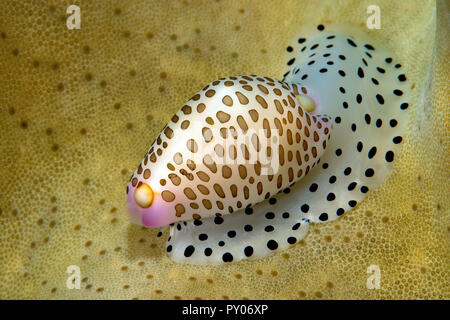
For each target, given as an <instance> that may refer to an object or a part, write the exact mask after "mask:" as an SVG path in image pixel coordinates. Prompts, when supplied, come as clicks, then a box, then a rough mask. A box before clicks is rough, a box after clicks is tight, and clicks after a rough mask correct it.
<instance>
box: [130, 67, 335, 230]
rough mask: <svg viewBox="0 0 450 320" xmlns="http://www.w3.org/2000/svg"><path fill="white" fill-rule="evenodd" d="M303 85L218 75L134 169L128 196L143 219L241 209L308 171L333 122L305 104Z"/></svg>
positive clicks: (161, 221)
mask: <svg viewBox="0 0 450 320" xmlns="http://www.w3.org/2000/svg"><path fill="white" fill-rule="evenodd" d="M299 89H300V90H301V88H299V87H298V86H297V85H295V84H293V85H291V86H290V85H287V84H286V83H282V82H280V81H276V80H273V79H271V78H267V77H260V76H246V75H244V76H238V77H229V78H224V79H219V80H215V81H212V82H211V83H210V84H209V85H207V86H206V87H205V88H203V89H202V90H200V91H199V92H198V93H197V94H195V95H194V96H193V97H192V98H191V99H190V100H189V101H188V102H187V103H186V104H185V105H184V106H183V107H181V109H180V110H179V111H178V112H177V113H176V114H175V115H174V116H173V117H172V120H171V122H170V123H169V124H168V125H167V126H166V127H165V128H164V129H163V130H162V132H161V134H160V135H159V136H158V137H157V139H156V140H155V141H154V142H153V144H152V146H151V147H150V149H149V151H148V152H147V154H146V155H145V157H144V159H143V160H142V162H141V164H140V165H139V167H138V169H137V170H136V171H135V173H134V174H133V176H132V177H131V180H130V184H129V186H128V204H129V207H130V209H131V210H132V211H134V213H135V217H136V221H137V222H138V223H141V224H143V225H144V226H147V227H159V226H163V225H167V224H170V223H173V222H177V221H183V220H192V219H200V218H205V217H210V216H221V215H223V214H228V213H233V212H235V211H238V210H239V209H242V208H248V207H249V206H251V205H252V204H255V203H259V202H261V201H263V200H264V199H268V198H270V197H271V196H272V195H274V194H276V193H278V192H279V191H281V190H283V189H285V188H286V187H288V186H290V185H292V184H293V183H295V182H296V181H298V180H299V179H301V178H303V177H304V176H306V175H307V174H308V173H309V171H310V170H311V169H312V168H313V167H314V166H315V165H316V163H317V162H318V160H319V159H320V156H321V155H322V154H323V152H324V151H325V149H326V146H327V140H328V139H329V138H330V133H331V122H330V121H329V118H328V117H327V116H318V115H310V114H309V113H308V112H306V111H305V110H304V109H303V108H302V106H301V105H300V103H299V102H298V100H297V98H296V96H295V95H296V94H299ZM303 90H305V89H304V88H303ZM142 189H145V190H144V191H142ZM148 190H151V191H152V203H151V205H150V204H149V203H147V202H146V201H145V200H146V199H147V198H146V194H147V191H148ZM139 197H143V198H144V202H140V200H139ZM137 200H138V201H137Z"/></svg>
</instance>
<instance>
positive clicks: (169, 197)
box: [161, 190, 175, 202]
mask: <svg viewBox="0 0 450 320" xmlns="http://www.w3.org/2000/svg"><path fill="white" fill-rule="evenodd" d="M161 197H162V198H163V200H164V201H166V202H172V201H173V200H175V195H174V194H173V193H172V192H170V191H169V190H164V191H163V192H161Z"/></svg>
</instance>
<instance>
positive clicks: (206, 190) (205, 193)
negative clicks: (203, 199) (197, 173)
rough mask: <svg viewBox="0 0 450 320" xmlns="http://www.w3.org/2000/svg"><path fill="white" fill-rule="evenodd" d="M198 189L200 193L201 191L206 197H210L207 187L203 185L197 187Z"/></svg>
mask: <svg viewBox="0 0 450 320" xmlns="http://www.w3.org/2000/svg"><path fill="white" fill-rule="evenodd" d="M197 189H198V191H200V192H201V193H202V194H204V195H208V194H209V189H208V188H207V187H206V186H204V185H202V184H198V185H197Z"/></svg>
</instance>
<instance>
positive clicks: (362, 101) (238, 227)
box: [127, 31, 409, 264]
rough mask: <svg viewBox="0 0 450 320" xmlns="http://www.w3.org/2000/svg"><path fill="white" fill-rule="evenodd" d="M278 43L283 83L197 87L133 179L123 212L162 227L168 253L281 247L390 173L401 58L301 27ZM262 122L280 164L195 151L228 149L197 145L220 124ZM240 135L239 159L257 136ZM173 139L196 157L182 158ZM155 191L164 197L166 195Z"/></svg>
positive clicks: (215, 260)
mask: <svg viewBox="0 0 450 320" xmlns="http://www.w3.org/2000/svg"><path fill="white" fill-rule="evenodd" d="M294 47H295V48H294ZM287 51H288V52H289V53H290V57H289V59H288V62H287V71H286V72H285V73H284V79H283V82H279V81H276V80H272V79H271V78H267V77H261V76H240V77H230V78H226V79H219V80H216V81H213V82H211V83H210V84H209V85H208V86H206V87H205V88H204V89H203V90H201V91H200V92H199V93H198V94H196V95H195V96H194V97H193V98H192V99H191V100H190V101H189V102H188V103H186V105H185V106H183V107H182V108H181V110H180V111H179V112H178V113H177V114H176V115H175V116H174V117H173V118H172V121H171V122H170V123H169V124H168V125H167V126H166V127H165V128H164V129H163V131H162V132H161V134H160V136H159V137H158V138H157V139H156V140H155V142H154V143H153V145H152V147H151V148H150V150H149V152H148V153H147V154H146V156H145V157H144V160H143V161H142V162H141V164H140V166H139V167H138V169H137V170H136V172H135V173H134V175H133V176H132V178H131V180H130V183H129V185H128V190H127V193H128V195H127V203H128V204H127V205H128V208H129V209H130V211H131V215H132V217H133V219H134V220H135V221H137V222H138V223H140V224H143V225H146V226H160V225H166V224H170V225H171V231H170V236H169V238H168V241H167V244H166V250H167V252H168V254H169V256H170V257H171V258H172V259H173V260H174V261H177V262H180V263H190V264H222V263H226V262H232V261H239V260H241V259H253V258H260V257H264V256H267V255H269V254H271V253H273V252H276V251H279V250H282V249H285V248H287V247H289V246H291V245H293V244H295V243H296V242H298V241H299V240H301V239H302V238H303V237H305V236H306V234H307V232H308V228H309V223H310V222H326V221H331V220H334V219H336V218H338V217H339V216H341V215H342V214H343V213H345V212H347V211H349V210H350V209H351V208H353V207H355V206H356V205H357V204H358V203H359V202H360V201H362V200H363V199H364V197H365V196H366V195H367V193H368V191H369V190H370V189H374V188H376V187H377V186H378V185H380V184H381V183H382V182H383V181H384V180H385V178H386V177H387V176H388V174H389V172H390V171H391V170H392V164H393V160H394V158H395V154H396V153H397V151H398V150H399V148H400V145H401V142H402V139H403V138H402V137H403V135H404V131H405V128H406V124H407V118H408V112H407V109H408V106H409V105H408V97H407V96H408V88H407V87H406V86H407V85H406V83H407V81H406V76H405V75H404V73H403V72H402V67H401V65H400V64H398V63H397V62H395V61H394V58H393V57H392V55H391V54H390V53H389V52H387V51H386V50H384V49H383V48H382V47H381V46H379V45H376V44H374V43H369V42H367V41H365V42H363V41H360V40H358V39H356V38H354V37H352V36H349V35H347V34H344V33H339V32H328V31H320V32H318V33H317V34H315V35H312V36H310V37H306V36H305V35H301V36H299V37H298V39H297V41H296V45H295V46H289V47H288V49H287ZM275 89H277V90H275ZM211 90H213V91H214V94H212V92H211ZM266 91H267V92H266ZM211 94H212V95H211ZM208 95H211V96H208ZM296 96H297V97H299V99H296V98H295V97H296ZM260 98H263V99H260ZM299 101H300V102H299ZM301 103H304V105H303V106H301ZM306 110H310V112H309V113H308V112H307V111H306ZM220 112H223V113H225V114H222V113H220ZM319 114H322V115H323V116H320V115H319ZM325 115H326V116H325ZM328 116H330V117H331V121H328V120H329V117H328ZM255 119H256V120H255ZM308 119H309V120H308ZM265 120H267V122H265ZM299 122H300V125H299V124H298V123H299ZM265 123H268V124H269V125H268V127H269V128H270V129H275V130H274V131H271V132H274V133H275V134H276V133H278V136H279V137H280V138H281V139H280V140H279V146H281V149H282V152H281V153H279V154H278V157H274V158H276V159H277V163H278V166H279V167H277V168H276V169H277V170H280V171H279V172H278V171H276V172H265V173H262V172H261V170H262V169H264V168H263V166H262V165H261V164H262V163H260V164H259V165H258V164H257V163H255V162H253V163H251V164H242V163H238V164H236V163H234V164H233V165H229V164H227V163H226V161H225V162H223V164H218V162H216V163H211V161H208V160H209V159H208V160H206V161H205V160H204V156H206V155H208V154H209V155H215V156H216V157H215V158H214V160H216V159H218V158H223V156H224V155H226V152H227V151H228V150H226V148H223V150H221V149H220V147H217V148H214V146H215V145H214V146H213V147H212V148H211V149H209V153H208V152H204V153H202V151H201V150H202V148H206V147H208V146H209V145H213V144H214V143H213V139H214V138H216V137H218V138H223V135H226V134H225V133H224V132H225V131H224V129H227V130H226V132H227V134H228V135H229V136H231V137H233V136H234V134H235V135H239V134H244V133H246V132H251V130H255V131H256V132H254V133H255V135H256V138H259V140H263V139H262V138H265V139H266V140H270V138H268V137H267V135H266V134H265V133H264V132H267V131H263V132H262V133H259V134H258V131H257V130H259V129H265V128H267V127H265ZM331 123H333V125H332V127H331ZM205 128H207V129H205ZM203 129H205V130H203ZM208 129H209V130H208ZM306 129H307V132H306ZM221 130H222V131H221ZM210 131H211V132H210ZM205 132H206V133H205ZM288 132H290V133H288ZM330 132H332V133H331V135H330ZM177 134H178V136H177ZM244 135H246V136H249V137H250V139H249V140H248V141H247V143H246V144H244V145H245V146H246V147H247V148H248V150H247V152H246V150H245V148H243V149H242V150H236V151H241V153H242V156H243V157H244V160H245V159H246V157H245V155H246V154H251V153H252V150H253V152H254V151H255V150H256V149H257V148H255V145H256V146H257V145H258V144H257V143H255V141H256V140H257V139H256V138H253V143H252V139H251V137H252V135H251V134H250V135H248V134H244ZM169 136H171V138H169ZM176 136H177V137H180V138H175V137H176ZM191 139H192V140H193V141H194V142H193V143H192V142H190V143H188V140H191ZM260 142H261V141H260ZM305 142H306V146H305V145H304V143H305ZM164 143H166V147H164ZM206 145H208V146H206ZM250 147H252V148H253V149H250ZM171 148H173V150H177V152H179V153H181V151H180V150H183V151H184V152H187V154H189V155H190V156H192V154H195V153H201V154H202V155H203V157H200V158H199V159H200V160H201V161H195V162H194V163H190V162H189V161H185V162H184V163H183V162H180V161H176V159H178V160H180V157H178V158H176V159H175V158H174V154H173V152H170V150H171ZM266 148H267V146H266ZM269 148H270V146H269ZM313 148H315V149H314V151H313ZM216 149H217V150H216ZM237 149H239V148H237ZM261 149H262V148H261V147H260V150H261ZM159 150H161V151H159ZM205 150H206V149H205ZM271 150H272V149H271ZM279 150H280V149H278V151H279ZM194 151H195V152H194ZM272 151H273V150H272ZM158 152H159V153H158ZM177 152H175V154H176V153H177ZM231 153H232V152H231ZM187 154H186V155H187ZM221 154H222V157H220V155H221ZM280 154H282V155H283V157H280ZM297 154H298V155H297ZM181 156H184V154H182V155H181ZM217 157H218V158H217ZM299 158H300V161H299V160H298V159H299ZM183 159H184V160H186V157H184V158H183ZM178 162H179V163H180V164H178ZM155 165H157V166H155ZM152 166H153V167H152ZM243 167H245V170H244V168H243ZM269 167H270V166H269ZM224 168H225V169H224ZM146 170H148V171H146ZM146 172H147V174H146ZM199 172H202V173H200V175H199ZM258 172H259V174H258ZM244 173H245V174H244ZM279 176H280V177H281V181H279V180H278V179H279V178H278V177H279ZM208 178H209V179H208ZM162 180H164V183H165V184H164V185H161V184H160V182H161V181H162ZM142 184H148V185H149V187H150V188H151V189H152V190H153V191H154V194H155V196H154V198H153V202H152V204H151V205H150V207H148V208H142V207H140V206H139V205H137V204H136V203H135V201H134V192H135V190H136V188H138V187H140V186H142ZM164 191H169V192H170V193H171V195H170V197H168V199H169V200H172V201H169V202H167V201H165V200H164V196H163V193H164ZM280 191H281V192H280ZM167 195H168V194H167V193H166V196H167ZM180 204H181V205H182V207H181V206H178V207H177V208H176V207H175V206H176V205H180ZM155 213H158V214H155ZM229 213H232V214H229ZM149 216H152V217H153V216H154V218H152V219H146V218H145V217H149ZM183 220H185V221H183ZM187 220H189V221H187Z"/></svg>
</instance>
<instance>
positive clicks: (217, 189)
mask: <svg viewBox="0 0 450 320" xmlns="http://www.w3.org/2000/svg"><path fill="white" fill-rule="evenodd" d="M213 188H214V191H215V192H216V194H217V195H218V196H219V197H221V198H222V199H223V198H225V193H224V192H223V189H222V187H221V186H220V185H219V184H217V183H215V184H214V186H213Z"/></svg>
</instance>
